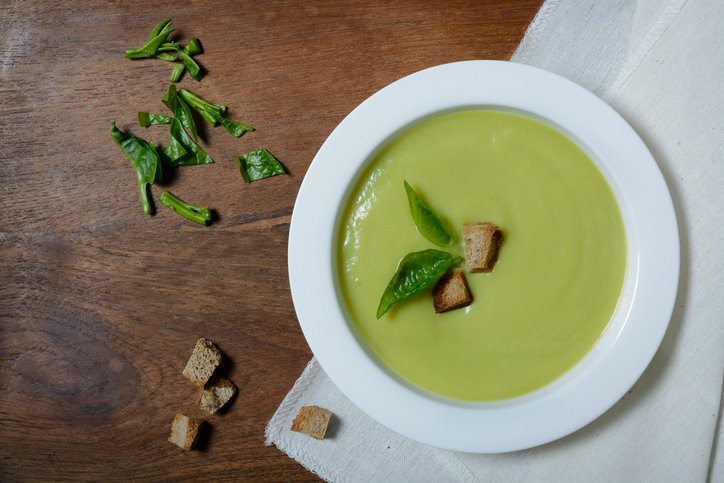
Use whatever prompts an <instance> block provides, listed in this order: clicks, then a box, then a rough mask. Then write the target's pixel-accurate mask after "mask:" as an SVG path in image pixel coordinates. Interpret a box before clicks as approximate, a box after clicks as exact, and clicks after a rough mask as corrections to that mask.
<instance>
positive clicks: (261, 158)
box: [236, 148, 286, 183]
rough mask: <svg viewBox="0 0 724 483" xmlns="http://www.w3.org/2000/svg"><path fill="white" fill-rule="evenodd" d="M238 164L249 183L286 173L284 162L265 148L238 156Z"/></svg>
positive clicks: (242, 175)
mask: <svg viewBox="0 0 724 483" xmlns="http://www.w3.org/2000/svg"><path fill="white" fill-rule="evenodd" d="M236 165H237V166H238V167H239V171H240V172H241V177H242V178H244V181H245V182H247V183H251V182H253V181H258V180H260V179H264V178H271V177H272V176H277V175H280V174H285V173H286V171H285V170H284V166H282V163H280V162H279V160H278V159H277V158H275V157H274V155H273V154H272V153H270V152H269V151H267V150H266V149H263V148H262V149H257V150H256V151H251V152H249V153H246V154H242V155H241V156H239V157H238V158H236Z"/></svg>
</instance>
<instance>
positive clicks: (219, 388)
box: [199, 376, 236, 414]
mask: <svg viewBox="0 0 724 483" xmlns="http://www.w3.org/2000/svg"><path fill="white" fill-rule="evenodd" d="M234 394H236V386H234V384H233V383H232V382H231V381H229V380H228V379H224V378H222V377H217V376H214V377H212V378H211V379H209V382H208V383H207V384H206V386H205V387H204V390H203V391H201V396H200V398H199V408H201V409H202V410H204V411H206V412H207V413H211V414H214V413H215V412H216V411H218V410H219V409H221V408H222V407H223V406H224V405H225V404H226V403H227V402H229V401H230V400H231V398H232V397H234Z"/></svg>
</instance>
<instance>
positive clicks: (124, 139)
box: [110, 19, 286, 225]
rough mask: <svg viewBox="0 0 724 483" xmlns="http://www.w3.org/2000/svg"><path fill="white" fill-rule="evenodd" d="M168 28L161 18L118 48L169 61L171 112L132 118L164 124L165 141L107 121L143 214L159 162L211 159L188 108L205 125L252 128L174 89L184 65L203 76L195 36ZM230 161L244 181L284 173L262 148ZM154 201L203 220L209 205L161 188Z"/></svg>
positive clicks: (232, 130)
mask: <svg viewBox="0 0 724 483" xmlns="http://www.w3.org/2000/svg"><path fill="white" fill-rule="evenodd" d="M173 32H174V29H173V28H172V26H171V19H164V20H162V21H161V22H159V23H158V24H157V25H156V27H154V29H153V30H152V31H151V33H150V35H149V37H148V40H147V41H146V43H145V44H144V45H142V46H141V47H138V48H135V49H128V50H126V51H125V52H124V56H125V57H127V58H129V59H148V58H156V59H161V60H165V61H168V62H174V63H175V65H174V68H173V70H172V71H171V77H170V80H171V84H170V85H169V87H168V89H167V90H166V93H165V94H164V95H163V98H162V99H161V102H163V104H164V105H165V106H166V107H167V108H168V109H169V110H170V111H171V115H170V116H168V115H164V114H156V113H152V112H139V113H138V124H139V125H140V126H141V127H144V128H147V127H150V126H160V125H167V126H169V128H168V129H169V141H168V145H167V146H166V147H159V148H157V147H156V146H154V145H153V144H151V143H149V142H148V141H146V140H144V139H141V138H139V137H137V136H134V135H133V134H130V133H126V132H123V131H121V130H120V129H118V128H117V127H116V123H115V121H113V122H112V123H111V129H110V133H111V138H112V139H113V140H114V141H115V142H116V144H118V146H119V147H120V148H121V150H122V151H123V152H124V154H125V155H126V157H128V159H129V160H130V161H131V164H132V166H133V169H134V170H135V172H136V179H137V182H138V189H139V192H140V197H141V206H142V208H143V213H144V214H146V215H151V214H152V212H153V205H152V203H151V194H150V185H152V184H156V183H160V182H161V181H162V165H163V164H164V163H165V164H168V165H169V166H173V167H178V166H189V165H199V164H212V163H214V160H213V159H212V158H211V156H210V155H209V154H208V153H207V152H206V150H205V149H204V148H202V147H201V146H200V145H199V134H198V129H197V125H196V122H197V119H195V114H194V113H196V115H198V117H199V119H203V120H204V121H206V122H208V123H209V124H211V126H214V127H216V126H219V125H221V126H222V127H223V128H224V129H226V131H228V133H229V134H231V135H232V136H234V137H236V138H240V137H242V136H243V135H244V134H246V133H248V132H252V131H254V130H255V129H254V128H253V127H251V126H249V125H247V124H243V123H240V122H237V121H234V120H232V119H229V118H228V117H227V114H228V108H227V107H226V106H225V105H223V104H215V103H212V102H209V101H207V100H205V99H203V98H202V97H201V96H199V95H197V94H195V93H194V92H191V91H190V90H188V89H184V88H181V89H176V86H175V85H174V83H175V82H178V81H180V80H181V77H182V76H183V74H184V72H185V71H188V72H189V74H190V76H191V77H192V78H193V79H194V80H197V81H200V80H201V78H202V77H203V69H202V68H201V67H200V66H199V65H198V63H196V61H195V60H194V59H193V58H192V57H193V56H195V55H197V54H200V53H201V52H202V48H201V43H200V42H199V40H198V39H197V38H195V37H194V38H192V39H191V40H190V41H189V42H188V43H187V44H186V45H185V46H184V45H182V44H181V43H180V42H178V41H170V40H169V36H170V35H171V34H172V33H173ZM236 163H237V166H238V167H239V171H240V174H241V177H242V179H243V180H244V181H245V182H246V183H251V182H253V181H258V180H261V179H265V178H270V177H272V176H278V175H281V174H286V170H285V169H284V166H283V165H282V164H281V162H279V160H278V159H277V158H276V157H274V155H273V154H271V153H270V152H269V151H268V150H267V149H265V148H261V149H255V150H253V151H250V152H248V153H246V154H242V155H241V156H238V157H237V158H236ZM160 201H161V203H162V204H163V205H164V206H166V207H168V208H169V209H171V210H173V211H174V212H176V213H178V214H179V215H181V216H183V217H184V218H187V219H189V220H191V221H194V222H196V223H199V224H202V225H207V224H209V222H210V221H211V209H210V208H209V207H205V206H198V205H194V204H191V203H187V202H185V201H182V200H180V199H179V198H177V197H176V196H174V195H173V194H171V193H170V192H168V191H164V192H163V193H162V194H161V198H160Z"/></svg>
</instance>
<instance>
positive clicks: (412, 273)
mask: <svg viewBox="0 0 724 483" xmlns="http://www.w3.org/2000/svg"><path fill="white" fill-rule="evenodd" d="M461 261H462V257H453V256H452V255H450V254H449V253H447V252H443V251H440V250H434V249H428V250H423V251H421V252H413V253H409V254H407V255H405V257H404V258H403V259H402V260H400V263H399V264H398V265H397V271H396V272H395V274H394V275H393V276H392V279H391V280H390V283H389V284H387V288H386V289H385V292H384V293H383V294H382V298H381V299H380V305H379V306H378V307H377V318H378V319H379V318H380V317H382V316H383V315H384V314H385V312H387V311H388V310H389V309H390V307H392V306H393V305H395V304H397V303H399V302H402V301H403V300H407V299H409V298H410V297H412V296H413V295H416V294H418V293H420V292H422V291H423V290H425V289H426V288H428V287H430V286H432V285H434V284H435V283H436V282H437V281H438V280H440V278H441V277H442V276H443V275H445V272H447V271H448V270H449V269H450V267H452V266H453V265H456V264H458V263H460V262H461Z"/></svg>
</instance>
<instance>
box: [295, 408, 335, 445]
mask: <svg viewBox="0 0 724 483" xmlns="http://www.w3.org/2000/svg"><path fill="white" fill-rule="evenodd" d="M331 418H332V413H331V412H330V411H328V410H327V409H324V408H320V407H319V406H302V407H301V408H300V409H299V413H297V417H296V418H294V422H293V423H292V431H296V432H298V433H304V434H308V435H309V436H311V437H312V438H317V439H324V435H325V434H326V433H327V426H329V420H330V419H331Z"/></svg>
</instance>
